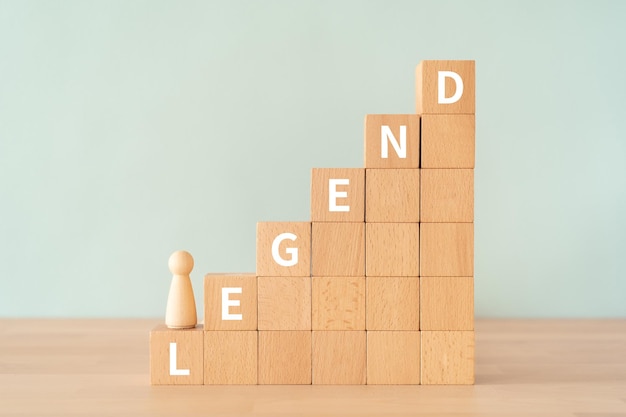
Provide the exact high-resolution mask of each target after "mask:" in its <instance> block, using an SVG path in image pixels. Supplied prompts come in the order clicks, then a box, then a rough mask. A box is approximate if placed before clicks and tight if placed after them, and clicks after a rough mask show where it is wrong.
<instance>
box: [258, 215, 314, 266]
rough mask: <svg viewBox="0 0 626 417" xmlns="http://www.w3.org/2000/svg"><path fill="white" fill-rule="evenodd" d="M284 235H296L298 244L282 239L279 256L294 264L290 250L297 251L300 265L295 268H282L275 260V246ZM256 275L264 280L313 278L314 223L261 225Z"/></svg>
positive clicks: (294, 241) (259, 226)
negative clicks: (275, 241) (312, 235)
mask: <svg viewBox="0 0 626 417" xmlns="http://www.w3.org/2000/svg"><path fill="white" fill-rule="evenodd" d="M282 233H291V234H293V235H295V236H296V237H295V240H291V239H280V244H279V245H278V256H279V257H280V258H281V259H284V260H288V261H291V260H292V257H293V256H294V255H293V254H292V253H290V252H288V250H292V249H295V250H297V253H298V255H297V256H298V259H297V260H298V262H297V263H296V264H295V265H293V266H282V265H279V264H278V263H277V262H276V261H275V260H274V258H273V256H272V243H273V242H274V240H275V239H276V238H277V237H278V236H279V235H281V234H282ZM256 273H257V275H258V276H263V277H282V276H285V277H303V276H307V275H310V274H311V223H309V222H261V223H257V227H256Z"/></svg>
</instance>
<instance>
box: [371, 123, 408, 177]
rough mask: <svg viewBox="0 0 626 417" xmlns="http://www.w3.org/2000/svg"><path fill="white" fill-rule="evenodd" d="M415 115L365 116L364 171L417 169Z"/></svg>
mask: <svg viewBox="0 0 626 417" xmlns="http://www.w3.org/2000/svg"><path fill="white" fill-rule="evenodd" d="M419 155H420V117H419V115H417V114H368V115H366V116H365V168H419V162H420V161H419Z"/></svg>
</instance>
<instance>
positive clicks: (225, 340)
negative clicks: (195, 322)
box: [204, 331, 258, 385]
mask: <svg viewBox="0 0 626 417" xmlns="http://www.w3.org/2000/svg"><path fill="white" fill-rule="evenodd" d="M257 335H258V332H256V331H205V332H204V383H205V384H208V385H213V384H218V385H223V384H226V385H231V384H238V385H240V384H243V385H245V384H256V383H257V368H258V362H257V354H258V340H257Z"/></svg>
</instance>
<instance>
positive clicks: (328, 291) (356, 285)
mask: <svg viewBox="0 0 626 417" xmlns="http://www.w3.org/2000/svg"><path fill="white" fill-rule="evenodd" d="M311 302H312V314H311V320H312V327H313V330H365V277H313V279H312V301H311Z"/></svg>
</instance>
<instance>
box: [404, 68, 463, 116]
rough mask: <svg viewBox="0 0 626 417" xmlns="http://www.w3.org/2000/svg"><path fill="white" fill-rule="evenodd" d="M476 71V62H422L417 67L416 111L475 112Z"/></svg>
mask: <svg viewBox="0 0 626 417" xmlns="http://www.w3.org/2000/svg"><path fill="white" fill-rule="evenodd" d="M474 74H475V63H474V61H422V62H420V63H419V65H418V66H417V70H416V83H415V85H416V89H415V90H416V91H415V93H416V94H415V96H416V108H417V111H416V113H417V114H450V113H463V114H474V113H475V111H474V104H475V98H474V78H475V76H474ZM455 77H456V78H458V79H459V80H458V81H457V80H455ZM459 81H460V83H461V84H460V83H459ZM461 85H462V88H460V87H461Z"/></svg>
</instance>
